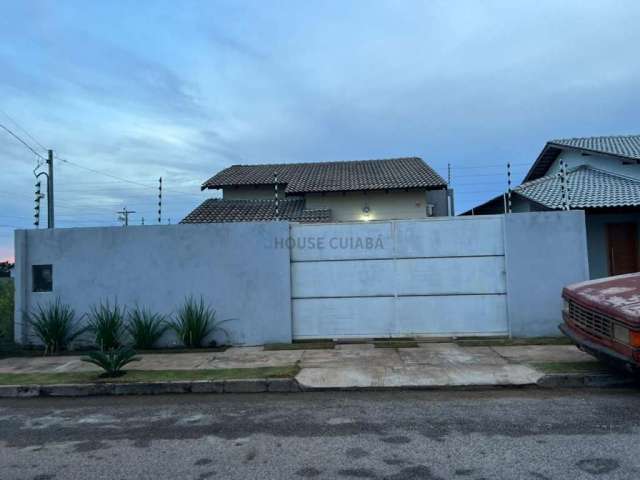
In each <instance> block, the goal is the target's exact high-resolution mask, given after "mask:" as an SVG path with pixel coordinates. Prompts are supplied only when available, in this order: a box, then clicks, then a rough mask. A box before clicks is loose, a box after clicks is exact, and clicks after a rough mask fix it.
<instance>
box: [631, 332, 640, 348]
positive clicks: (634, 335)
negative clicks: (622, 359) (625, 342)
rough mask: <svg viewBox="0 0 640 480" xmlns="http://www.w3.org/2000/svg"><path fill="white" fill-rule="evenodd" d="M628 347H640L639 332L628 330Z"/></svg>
mask: <svg viewBox="0 0 640 480" xmlns="http://www.w3.org/2000/svg"><path fill="white" fill-rule="evenodd" d="M629 345H631V346H632V347H634V348H638V347H640V332H634V331H633V330H629Z"/></svg>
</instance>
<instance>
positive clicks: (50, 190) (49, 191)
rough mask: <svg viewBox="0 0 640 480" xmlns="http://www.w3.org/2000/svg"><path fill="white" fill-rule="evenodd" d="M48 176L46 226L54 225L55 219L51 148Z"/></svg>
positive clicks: (51, 226)
mask: <svg viewBox="0 0 640 480" xmlns="http://www.w3.org/2000/svg"><path fill="white" fill-rule="evenodd" d="M47 164H48V165H49V176H48V177H47V228H54V227H55V219H54V213H53V150H49V158H48V159H47Z"/></svg>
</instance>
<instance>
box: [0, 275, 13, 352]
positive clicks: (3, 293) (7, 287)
mask: <svg viewBox="0 0 640 480" xmlns="http://www.w3.org/2000/svg"><path fill="white" fill-rule="evenodd" d="M13 292H14V287H13V281H12V280H11V279H9V278H0V339H2V340H10V341H13V305H14V304H13Z"/></svg>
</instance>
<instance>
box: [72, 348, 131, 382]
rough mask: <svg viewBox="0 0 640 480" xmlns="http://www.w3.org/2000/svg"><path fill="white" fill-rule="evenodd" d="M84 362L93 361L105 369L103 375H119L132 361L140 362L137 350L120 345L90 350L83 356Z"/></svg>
mask: <svg viewBox="0 0 640 480" xmlns="http://www.w3.org/2000/svg"><path fill="white" fill-rule="evenodd" d="M82 361H83V362H87V363H93V364H94V365H97V366H99V367H100V368H102V369H103V370H104V373H103V374H102V376H103V377H118V376H120V375H122V374H123V373H124V371H123V370H122V368H123V367H124V366H125V365H127V364H129V363H131V362H138V361H140V358H138V357H136V352H135V350H133V349H132V348H128V347H120V348H116V349H113V350H109V351H106V352H105V351H102V350H98V351H96V352H89V353H88V354H87V356H86V357H83V358H82Z"/></svg>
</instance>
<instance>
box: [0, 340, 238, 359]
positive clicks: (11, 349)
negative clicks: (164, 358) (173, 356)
mask: <svg viewBox="0 0 640 480" xmlns="http://www.w3.org/2000/svg"><path fill="white" fill-rule="evenodd" d="M229 348H230V347H229V346H228V345H221V346H219V347H203V348H186V347H165V348H154V349H151V350H136V353H137V354H144V355H156V354H159V353H162V354H164V353H213V352H224V351H225V350H228V349H229ZM93 351H95V347H93V346H86V347H77V348H75V349H74V350H65V351H62V352H58V353H57V354H56V355H55V356H56V357H77V356H79V355H86V354H87V353H89V352H93ZM42 356H44V348H42V347H34V346H32V347H30V346H20V345H16V344H14V343H7V345H6V346H5V345H3V344H2V341H1V340H0V358H6V357H42Z"/></svg>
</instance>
